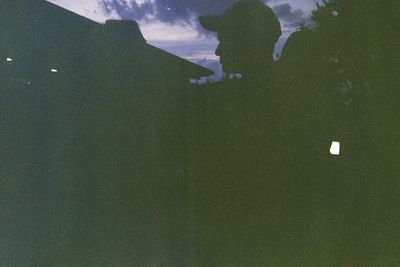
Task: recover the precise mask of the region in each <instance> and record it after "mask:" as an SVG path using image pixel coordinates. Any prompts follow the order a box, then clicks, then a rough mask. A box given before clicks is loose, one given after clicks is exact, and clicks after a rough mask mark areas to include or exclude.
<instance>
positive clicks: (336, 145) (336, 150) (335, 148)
mask: <svg viewBox="0 0 400 267" xmlns="http://www.w3.org/2000/svg"><path fill="white" fill-rule="evenodd" d="M329 151H330V152H331V155H340V142H337V141H333V142H332V145H331V149H330V150H329Z"/></svg>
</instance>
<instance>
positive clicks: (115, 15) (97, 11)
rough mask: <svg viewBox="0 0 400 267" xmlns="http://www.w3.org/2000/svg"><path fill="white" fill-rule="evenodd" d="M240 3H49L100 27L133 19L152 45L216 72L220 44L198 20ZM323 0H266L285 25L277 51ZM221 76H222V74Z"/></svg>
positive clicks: (72, 0) (139, 0)
mask: <svg viewBox="0 0 400 267" xmlns="http://www.w3.org/2000/svg"><path fill="white" fill-rule="evenodd" d="M236 1H237V0H219V1H214V0H49V2H52V3H54V4H57V5H59V6H61V7H64V8H66V9H68V10H71V11H73V12H75V13H78V14H80V15H82V16H85V17H87V18H90V19H92V20H95V21H97V22H100V23H104V21H105V20H107V19H131V20H135V21H137V22H138V23H139V26H140V29H141V31H142V33H143V35H144V37H145V38H146V40H147V42H148V43H149V44H152V45H154V46H156V47H159V48H161V49H164V50H166V51H168V52H171V53H173V54H175V55H178V56H180V57H183V58H186V59H188V60H190V61H192V62H195V63H197V64H200V65H203V66H205V67H208V68H210V69H213V70H214V71H216V72H219V70H220V66H219V63H218V57H217V56H216V55H215V54H214V51H215V48H216V47H217V45H218V41H217V39H216V37H215V35H213V34H210V33H207V32H205V30H203V29H202V27H201V26H200V25H199V22H198V16H200V15H213V14H220V13H222V12H223V11H224V10H225V9H226V8H228V7H229V6H230V5H232V4H233V3H235V2H236ZM317 1H319V0H301V1H299V0H265V1H264V2H265V3H266V4H267V5H268V6H270V7H271V8H272V9H273V10H274V12H275V14H276V15H277V16H278V18H279V20H280V21H281V25H282V31H283V35H282V37H281V39H280V40H279V41H278V43H277V47H276V50H275V53H276V54H279V52H280V50H281V48H282V46H283V44H284V42H285V40H286V39H287V37H288V36H289V35H290V33H291V32H293V31H295V30H296V27H297V26H298V25H299V23H302V22H306V21H307V19H308V17H309V15H310V13H311V11H312V10H313V9H314V8H315V5H316V2H317ZM217 75H220V74H219V73H218V74H217Z"/></svg>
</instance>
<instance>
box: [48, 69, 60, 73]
mask: <svg viewBox="0 0 400 267" xmlns="http://www.w3.org/2000/svg"><path fill="white" fill-rule="evenodd" d="M50 71H51V72H53V73H57V72H58V69H51V70H50Z"/></svg>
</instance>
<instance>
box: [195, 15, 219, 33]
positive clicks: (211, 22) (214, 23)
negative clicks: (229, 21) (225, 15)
mask: <svg viewBox="0 0 400 267" xmlns="http://www.w3.org/2000/svg"><path fill="white" fill-rule="evenodd" d="M199 21H200V24H201V26H203V27H204V28H205V29H206V30H208V31H210V32H217V31H218V29H219V28H220V26H221V22H222V17H221V16H200V17H199Z"/></svg>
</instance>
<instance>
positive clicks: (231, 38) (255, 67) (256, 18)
mask: <svg viewBox="0 0 400 267" xmlns="http://www.w3.org/2000/svg"><path fill="white" fill-rule="evenodd" d="M199 20H200V24H201V25H202V26H203V27H204V28H205V29H207V30H208V31H212V32H217V33H218V39H219V42H220V43H219V46H218V48H217V50H216V51H215V54H216V55H217V56H219V57H220V62H221V64H222V68H223V70H224V72H227V73H241V74H242V75H244V76H251V75H255V74H259V73H260V72H262V71H265V69H266V68H268V66H270V65H272V63H273V50H274V47H275V43H276V42H277V40H278V38H279V36H280V35H281V34H282V31H281V25H280V23H279V20H278V18H277V17H276V16H275V14H274V13H273V11H272V10H271V8H269V7H268V6H266V5H265V4H263V3H262V2H260V1H258V0H240V1H239V2H237V3H235V4H234V5H232V6H231V7H230V8H229V9H227V10H226V11H225V12H224V13H223V14H221V15H218V16H201V17H200V18H199Z"/></svg>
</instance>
